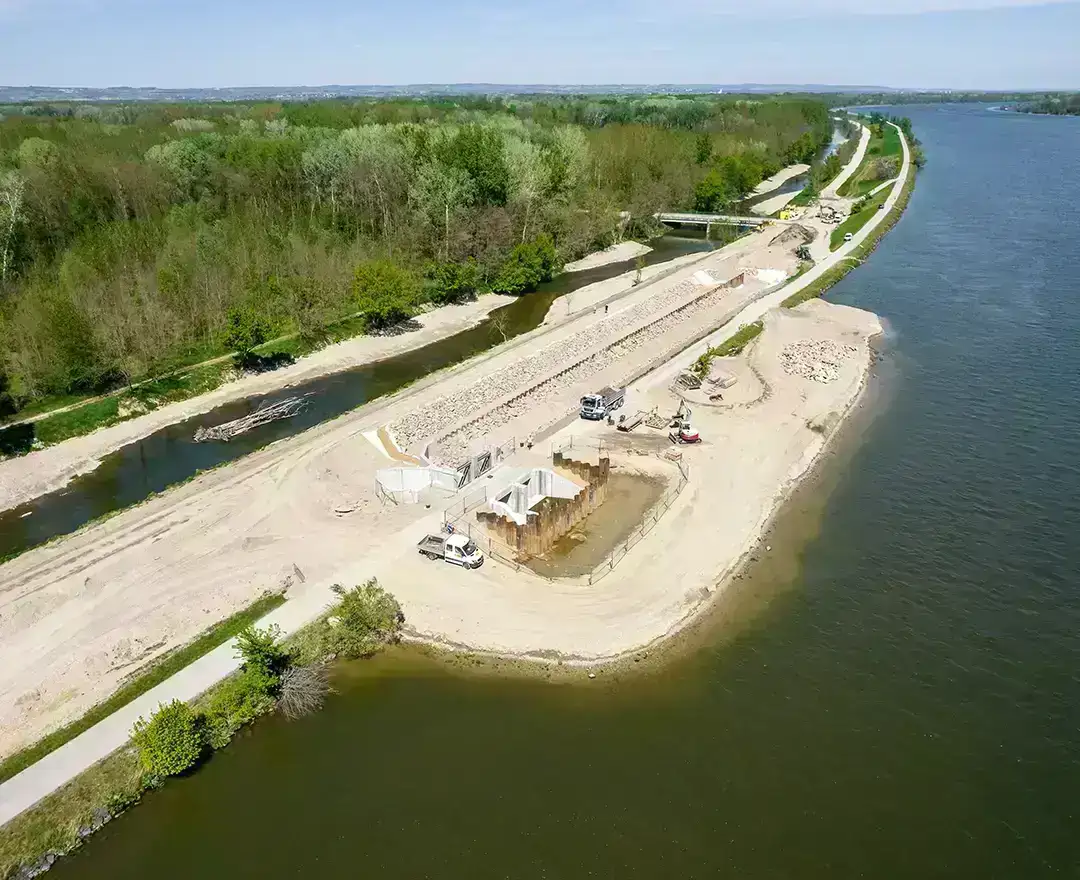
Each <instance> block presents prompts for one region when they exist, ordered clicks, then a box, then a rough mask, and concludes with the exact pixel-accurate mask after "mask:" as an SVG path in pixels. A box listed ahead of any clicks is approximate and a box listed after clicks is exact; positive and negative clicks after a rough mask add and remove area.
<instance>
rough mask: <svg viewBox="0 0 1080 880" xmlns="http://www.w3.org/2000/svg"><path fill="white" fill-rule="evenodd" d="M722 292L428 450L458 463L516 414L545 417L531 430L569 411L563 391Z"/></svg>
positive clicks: (527, 392)
mask: <svg viewBox="0 0 1080 880" xmlns="http://www.w3.org/2000/svg"><path fill="white" fill-rule="evenodd" d="M726 293H727V291H726V290H723V289H719V290H715V291H713V292H712V293H710V294H708V295H706V296H703V297H699V298H698V299H695V300H692V301H691V302H689V303H687V304H686V305H685V306H683V307H682V308H678V309H675V310H674V311H672V312H669V313H668V314H667V315H664V316H663V317H661V318H659V319H657V320H656V321H654V322H653V323H651V324H648V325H646V326H645V327H642V328H641V329H639V330H637V331H635V332H634V333H632V334H631V335H629V336H627V337H626V338H624V339H621V340H619V341H618V342H616V343H614V344H613V345H610V346H608V347H607V348H605V349H603V350H601V351H598V352H596V353H594V354H592V355H591V356H589V357H587V358H585V359H583V360H581V361H579V362H578V363H576V364H573V366H570V367H569V368H568V369H566V370H564V371H563V372H561V373H559V374H558V375H557V376H552V377H550V378H548V379H546V380H544V381H542V382H540V383H539V384H537V385H535V386H534V387H532V388H529V389H526V390H525V391H523V392H522V393H521V394H519V395H517V396H516V397H514V398H513V399H511V400H508V401H507V402H506V403H504V404H502V405H501V406H498V407H495V408H494V409H492V410H490V411H488V412H486V413H484V414H483V415H482V416H480V418H478V419H475V420H473V421H471V422H469V423H468V424H466V425H463V426H462V427H461V428H459V429H458V430H456V431H454V432H453V433H452V434H448V435H447V436H446V437H443V438H441V439H440V440H439V441H438V443H437V445H436V447H435V448H434V449H433V450H432V457H433V458H435V459H436V460H437V461H439V462H440V463H445V464H454V463H457V462H460V461H463V460H464V459H465V458H466V457H467V456H468V454H469V451H470V447H471V446H472V444H473V443H474V442H476V441H477V440H481V439H483V438H485V437H487V436H489V435H491V434H492V433H494V432H495V431H497V430H498V429H499V428H502V427H503V426H505V425H508V424H510V423H511V422H512V421H514V420H515V419H517V418H518V417H519V416H523V415H526V414H527V413H530V412H533V413H538V414H541V415H542V416H543V417H545V418H543V419H542V420H541V421H538V422H537V424H536V425H535V426H534V430H535V429H539V428H541V427H543V426H544V425H546V424H549V423H551V422H553V421H555V420H556V419H558V418H559V417H561V416H562V415H563V414H565V413H566V412H568V411H570V410H571V409H572V408H573V405H574V404H575V403H576V397H575V398H574V399H567V398H566V392H567V390H568V389H571V388H573V387H574V386H576V385H580V384H581V383H582V382H584V381H586V380H588V379H589V378H591V377H592V376H595V375H596V374H597V373H599V372H601V371H603V370H605V369H607V368H608V367H610V366H612V365H613V364H616V363H618V362H619V361H620V360H622V359H623V358H626V357H627V356H628V355H630V354H632V353H634V352H636V351H639V350H640V349H641V348H642V347H643V346H646V345H647V344H649V343H650V342H651V341H652V340H654V339H656V338H658V337H660V336H662V335H663V334H664V333H666V332H667V331H668V330H670V329H672V328H673V327H676V326H678V325H679V324H683V323H685V322H687V321H689V320H690V319H691V318H693V317H694V316H696V315H697V314H699V313H700V312H702V311H704V310H706V309H708V308H711V307H713V306H715V305H716V304H717V302H719V300H720V299H721V298H722V297H723V296H724V295H725V294H726Z"/></svg>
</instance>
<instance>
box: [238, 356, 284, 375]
mask: <svg viewBox="0 0 1080 880" xmlns="http://www.w3.org/2000/svg"><path fill="white" fill-rule="evenodd" d="M235 360H236V365H237V366H238V367H239V368H240V369H241V370H243V371H244V372H247V373H269V372H272V371H273V370H280V369H281V368H282V367H287V366H289V365H290V364H294V363H296V358H294V357H293V356H292V355H291V354H289V353H288V352H285V351H278V352H274V354H265V355H263V354H255V353H254V352H248V353H247V354H243V355H237V356H236V358H235Z"/></svg>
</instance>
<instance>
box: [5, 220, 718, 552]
mask: <svg viewBox="0 0 1080 880" xmlns="http://www.w3.org/2000/svg"><path fill="white" fill-rule="evenodd" d="M650 244H651V247H652V250H651V251H650V252H649V253H648V254H646V255H645V264H646V265H654V264H659V263H663V262H666V261H668V260H671V259H674V258H676V257H681V256H685V255H687V254H691V253H695V252H699V251H707V250H710V249H711V248H712V247H714V244H713V243H711V242H708V241H706V240H705V238H704V236H696V237H695V235H694V234H693V233H692V232H685V231H684V232H679V233H670V234H668V235H664V236H663V237H661V238H657V239H654V240H653V241H652V242H651V243H650ZM634 265H635V261H634V260H626V261H624V262H620V263H610V264H608V265H606V266H600V267H598V268H595V269H587V270H584V271H581V272H569V273H564V274H562V275H559V276H557V277H556V278H554V279H553V280H551V281H549V282H547V283H545V284H542V285H540V287H539V288H538V289H537V290H536V291H535V292H534V293H530V294H527V295H525V296H521V297H519V298H518V299H517V301H515V302H513V303H511V304H509V305H507V306H503V307H501V308H499V309H496V310H495V312H493V313H492V314H493V315H494V314H497V313H501V314H502V315H503V316H504V318H505V319H506V326H505V328H504V330H505V338H512V337H514V336H517V335H519V334H521V333H525V332H527V331H529V330H532V329H534V328H535V327H538V326H539V325H540V323H541V322H542V321H543V320H544V316H545V315H546V314H547V311H548V307H549V306H550V305H551V303H552V302H553V301H554V300H555V299H556V298H557V297H559V296H563V295H565V294H567V293H571V292H572V291H575V290H578V289H580V288H582V287H584V286H586V285H588V284H593V283H594V282H596V281H603V280H605V279H607V278H613V277H615V276H616V275H620V274H622V273H623V272H626V271H628V270H630V269H633V268H634ZM503 340H504V335H503V333H502V332H498V331H496V330H495V328H494V327H493V326H492V323H491V319H490V317H489V318H488V319H485V320H484V321H482V322H480V323H479V324H478V325H477V326H475V327H473V328H470V329H468V330H464V331H462V332H460V333H455V334H454V335H452V336H448V337H446V338H445V339H441V340H439V341H438V342H433V343H431V344H429V345H425V346H422V347H421V348H418V349H415V350H414V351H409V352H405V353H403V354H400V355H396V356H394V357H390V358H385V359H384V360H380V361H376V362H374V363H371V364H365V365H363V366H360V367H355V368H353V369H351V370H345V371H343V372H340V373H334V374H332V375H329V376H322V377H319V378H316V379H311V380H309V381H307V382H303V383H298V384H296V385H292V386H290V387H289V388H285V389H281V390H279V391H275V392H272V393H269V394H263V395H256V396H253V397H249V398H246V399H244V400H240V401H236V402H234V403H229V404H225V405H223V406H219V407H217V408H216V409H213V410H211V411H210V412H207V413H203V414H201V415H197V416H193V417H192V418H190V419H186V420H184V421H182V422H177V423H176V424H174V425H169V426H168V427H165V428H162V429H160V430H158V431H155V432H154V433H153V434H150V435H149V436H147V437H145V438H143V439H141V440H137V441H135V442H134V443H130V444H128V445H127V446H124V447H123V448H121V449H119V450H117V451H116V452H114V453H112V454H110V455H107V456H105V457H104V458H103V459H102V462H101V464H100V465H99V466H98V467H97V468H96V469H95V470H93V471H91V472H90V473H88V474H85V475H83V476H81V477H77V478H76V479H74V480H72V481H71V482H70V483H68V484H67V485H66V486H65V487H64V488H63V489H60V490H58V491H56V492H51V493H49V494H46V495H42V496H40V497H39V498H35V499H34V500H32V501H29V502H27V503H26V504H22V505H20V506H18V507H14V508H11V509H9V510H6V511H0V559H4V558H7V557H10V556H13V555H15V554H18V553H21V552H22V551H24V550H27V549H29V548H30V547H35V546H37V545H38V544H41V543H44V542H45V541H48V540H50V539H51V538H55V537H57V536H59V535H66V534H69V533H70V532H73V531H75V530H76V529H78V528H80V527H81V526H83V525H85V524H86V523H88V522H90V521H91V520H94V519H97V518H98V517H100V516H102V515H104V514H107V513H110V512H112V511H115V510H120V509H123V508H125V507H129V506H131V505H132V504H138V503H139V502H140V501H143V500H145V499H146V498H149V497H150V496H151V495H153V494H155V493H157V492H161V491H162V490H164V489H166V488H168V487H169V486H173V485H176V484H177V483H182V482H183V481H185V480H187V479H190V478H191V477H194V476H195V475H197V474H198V473H199V472H200V471H204V470H207V469H209V468H212V467H216V466H218V465H220V464H224V463H225V462H229V461H235V460H236V459H238V458H241V457H242V456H244V455H248V454H249V453H251V452H254V451H255V450H257V449H261V448H262V447H263V446H266V445H268V444H270V443H273V442H274V441H275V440H280V439H282V438H284V437H291V436H293V435H294V434H298V433H300V432H301V431H305V430H307V429H308V428H310V427H312V426H313V425H317V424H319V423H321V422H324V421H326V420H328V419H332V418H335V417H337V416H339V415H341V414H342V413H345V412H348V411H350V410H352V409H355V408H356V407H358V406H361V405H363V404H365V403H369V402H370V401H372V400H375V399H377V398H379V397H383V396H385V395H387V394H391V393H393V392H394V391H397V390H398V389H400V388H402V387H403V386H405V385H408V384H409V383H410V382H415V381H416V380H418V379H422V378H423V377H424V376H427V375H429V374H430V373H432V372H434V371H436V370H441V369H443V368H445V367H449V366H452V365H453V364H456V363H460V362H461V361H463V360H465V359H466V358H470V357H473V356H474V355H477V354H480V353H481V352H483V351H486V350H487V349H489V348H491V347H493V346H494V345H497V344H498V343H500V342H502V341H503ZM297 394H308V395H310V397H309V398H308V404H307V406H306V407H305V409H304V410H302V411H301V412H300V413H299V414H298V415H296V416H293V417H292V418H290V419H285V420H282V421H277V422H271V423H269V424H266V425H262V426H260V427H258V428H256V429H254V430H251V431H248V432H247V433H245V434H242V435H240V436H239V437H236V438H234V439H233V440H231V441H230V442H228V443H196V442H195V441H194V439H193V438H194V434H195V431H196V430H197V429H198V428H200V427H203V426H210V425H220V424H222V423H224V422H228V421H231V420H233V419H238V418H240V417H242V416H246V415H248V414H249V413H252V412H254V411H255V410H257V409H258V408H259V407H260V406H262V405H264V404H267V403H273V402H275V401H279V400H284V399H285V398H288V397H293V396H295V395H297Z"/></svg>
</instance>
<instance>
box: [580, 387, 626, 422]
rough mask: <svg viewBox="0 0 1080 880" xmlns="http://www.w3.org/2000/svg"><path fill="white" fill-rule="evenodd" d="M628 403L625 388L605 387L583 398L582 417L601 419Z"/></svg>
mask: <svg viewBox="0 0 1080 880" xmlns="http://www.w3.org/2000/svg"><path fill="white" fill-rule="evenodd" d="M624 403H626V389H625V388H605V389H603V390H602V391H600V392H598V393H596V394H586V395H585V396H584V397H583V398H581V417H582V418H583V419H591V420H592V421H594V422H595V421H599V420H600V419H603V418H607V416H609V415H610V414H611V413H613V412H614V411H615V410H617V409H618V408H619V407H620V406H622V405H623V404H624Z"/></svg>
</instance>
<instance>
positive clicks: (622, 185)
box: [0, 96, 832, 416]
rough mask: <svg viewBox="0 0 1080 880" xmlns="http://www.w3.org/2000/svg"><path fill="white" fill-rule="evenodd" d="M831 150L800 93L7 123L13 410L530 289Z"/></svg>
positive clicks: (119, 110) (137, 110)
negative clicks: (591, 254) (573, 264)
mask: <svg viewBox="0 0 1080 880" xmlns="http://www.w3.org/2000/svg"><path fill="white" fill-rule="evenodd" d="M831 133H832V123H831V121H830V119H829V114H828V109H827V106H826V104H825V103H824V102H822V101H820V100H816V99H813V98H807V97H789V96H785V97H777V98H763V99H761V100H746V99H735V98H728V97H723V96H680V97H667V96H659V97H636V96H635V97H625V96H622V97H610V98H605V97H597V96H589V97H538V96H529V97H522V98H512V97H505V96H503V97H497V98H483V97H476V98H470V97H463V98H455V99H452V100H451V99H425V100H333V101H324V102H312V103H295V104H288V103H286V104H282V103H249V104H205V105H199V104H169V105H155V104H138V103H132V104H99V105H93V104H44V105H43V104H28V105H3V106H0V343H2V361H0V410H2V414H3V415H7V416H10V415H11V414H12V413H14V412H18V411H19V410H22V409H24V408H26V407H28V406H31V405H33V406H37V407H41V406H42V402H43V401H44V402H49V401H53V400H62V399H65V397H70V396H80V395H88V394H93V393H97V392H101V391H104V390H108V389H111V388H118V387H122V386H124V385H127V384H131V383H133V382H137V381H139V380H141V379H144V378H146V377H149V376H156V375H162V374H164V373H166V372H168V371H169V370H173V369H177V368H179V367H181V366H185V365H190V364H195V363H199V362H201V361H203V360H206V359H208V358H212V357H215V356H218V355H221V354H226V353H232V352H239V353H241V354H243V353H246V352H250V351H251V349H252V348H254V347H256V346H257V345H259V343H261V342H263V341H265V340H269V339H275V338H279V337H282V336H287V335H295V336H298V337H302V338H304V339H306V340H309V341H311V342H312V344H318V341H319V340H320V339H326V338H330V337H331V336H332V333H333V328H334V327H335V326H340V325H341V322H343V321H345V322H352V324H355V325H356V326H358V328H359V330H360V331H363V330H366V331H369V332H373V331H375V332H377V331H379V330H380V329H382V328H385V327H387V326H389V325H391V324H393V323H394V322H397V321H399V320H401V319H402V318H404V317H407V316H409V315H411V314H415V313H416V312H417V310H419V309H422V308H424V307H426V306H427V304H440V303H446V302H453V301H458V300H462V299H465V298H469V297H472V296H475V295H476V293H477V292H483V291H488V290H494V291H505V292H509V293H526V292H528V291H529V290H531V289H534V288H535V287H536V285H537V284H539V283H541V282H542V281H544V280H546V279H549V278H550V277H551V276H552V274H554V273H555V272H557V271H558V270H559V268H560V267H561V266H562V264H563V262H565V261H566V260H569V259H573V258H576V257H578V256H581V255H582V254H584V253H586V252H588V251H590V250H592V249H595V248H597V247H603V246H606V245H609V244H612V243H613V242H615V241H617V240H619V239H620V237H622V236H633V237H645V236H648V235H650V234H654V233H655V232H656V231H657V230H656V228H655V221H653V220H652V215H653V214H654V213H655V212H656V211H659V210H662V209H663V210H673V209H678V208H690V207H697V208H699V209H708V210H716V209H720V208H723V207H724V206H727V205H730V204H733V203H734V202H737V201H738V200H740V199H741V198H742V197H744V196H745V194H746V193H748V192H749V191H750V190H752V189H753V188H754V187H755V186H756V185H757V184H758V183H759V182H760V181H761V180H762V179H764V178H765V177H767V176H769V175H771V174H773V173H775V172H776V171H777V170H779V169H780V168H781V167H783V166H784V165H786V164H789V163H791V162H799V161H810V160H811V159H813V158H814V157H815V156H816V155H818V154H819V152H820V150H821V149H822V147H823V146H824V145H825V144H827V143H828V142H829V140H830V137H831ZM358 319H359V321H358ZM350 326H351V325H350ZM338 338H340V334H338Z"/></svg>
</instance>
